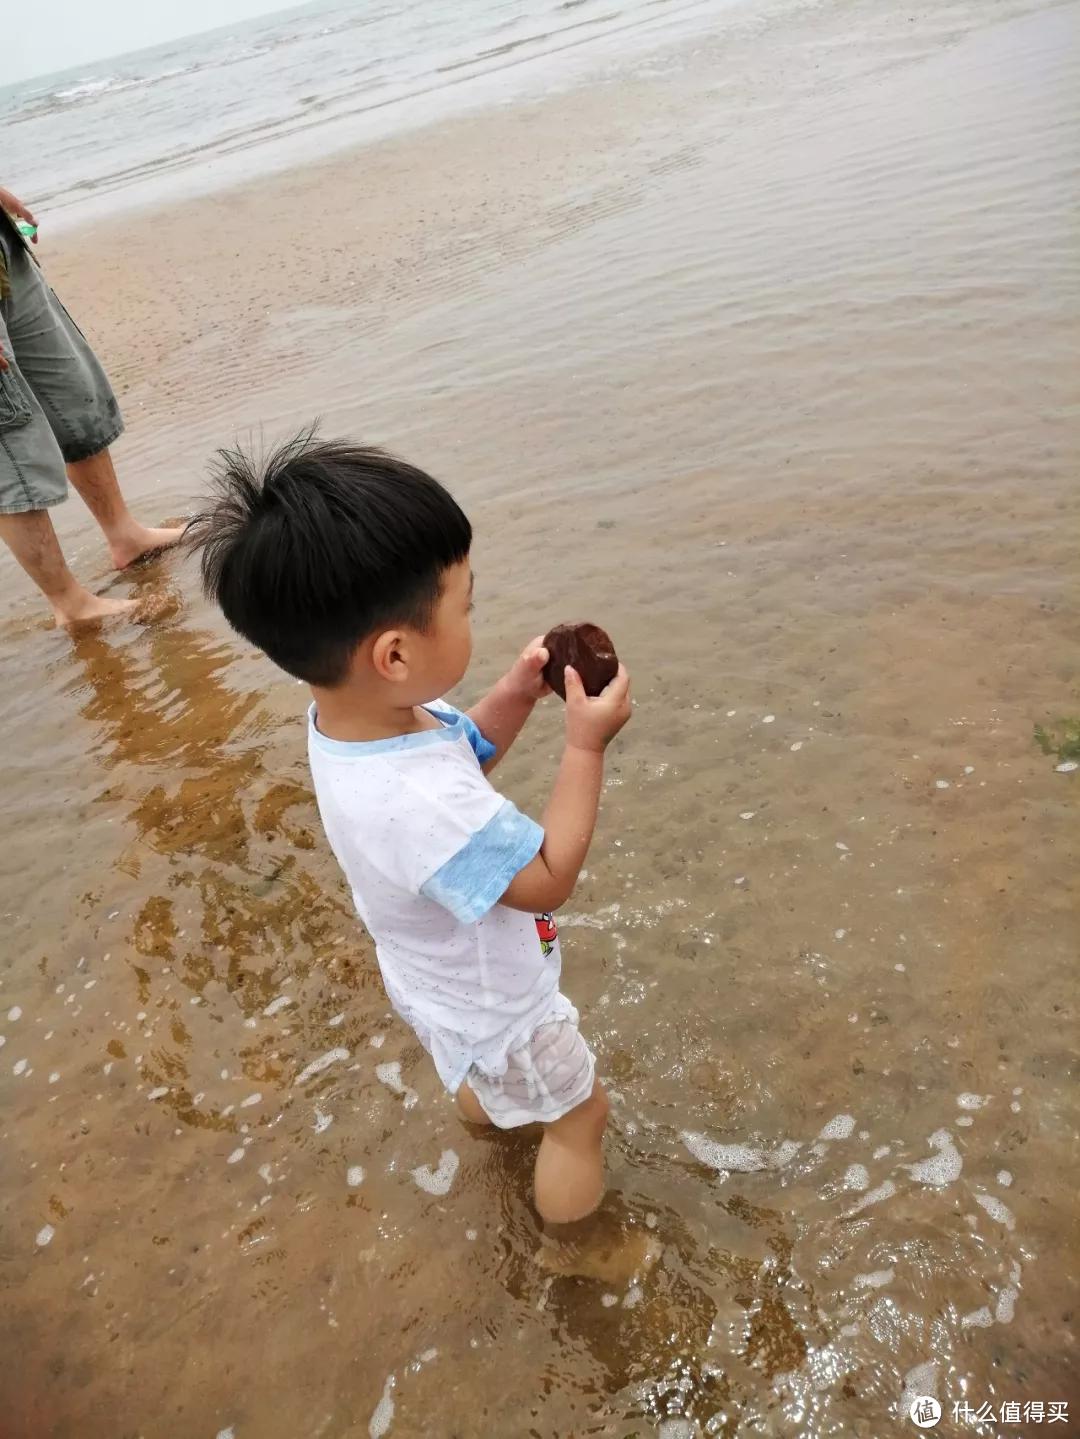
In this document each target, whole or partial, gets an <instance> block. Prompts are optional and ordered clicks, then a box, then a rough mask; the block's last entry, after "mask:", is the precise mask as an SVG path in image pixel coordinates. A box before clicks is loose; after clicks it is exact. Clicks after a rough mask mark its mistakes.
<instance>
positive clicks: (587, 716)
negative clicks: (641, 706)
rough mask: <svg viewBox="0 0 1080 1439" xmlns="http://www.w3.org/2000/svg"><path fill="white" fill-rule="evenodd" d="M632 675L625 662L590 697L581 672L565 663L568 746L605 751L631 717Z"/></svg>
mask: <svg viewBox="0 0 1080 1439" xmlns="http://www.w3.org/2000/svg"><path fill="white" fill-rule="evenodd" d="M631 713H632V708H631V704H630V676H629V675H628V674H627V673H626V666H625V665H620V666H619V670H618V673H617V674H616V676H615V678H614V679H613V680H612V681H611V683H610V684H609V685H608V686H607V688H606V689H604V690H602V691H601V692H600V694H598V695H596V696H595V698H593V699H590V698H589V696H588V695H587V694H586V693H585V686H584V685H583V684H582V683H581V676H580V675H579V674H578V672H577V670H575V669H574V668H573V667H572V666H571V665H567V666H566V744H567V748H568V749H583V750H590V751H591V752H592V753H594V754H603V752H604V750H605V749H606V748H607V746H608V744H609V743H610V742H611V741H612V740H613V739H614V738H615V736H616V735H617V734H618V733H619V731H620V730H621V729H622V727H623V725H624V724H625V723H626V721H627V720H628V719H629V718H630V715H631Z"/></svg>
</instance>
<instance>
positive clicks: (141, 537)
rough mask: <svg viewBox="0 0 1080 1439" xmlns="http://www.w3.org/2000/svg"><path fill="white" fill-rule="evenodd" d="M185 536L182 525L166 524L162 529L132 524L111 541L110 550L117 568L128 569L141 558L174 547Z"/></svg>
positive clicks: (151, 556)
mask: <svg viewBox="0 0 1080 1439" xmlns="http://www.w3.org/2000/svg"><path fill="white" fill-rule="evenodd" d="M183 537H184V529H183V526H182V525H176V526H173V525H166V526H164V527H163V528H161V529H151V528H150V527H149V526H147V525H132V527H131V529H130V530H127V531H125V532H124V534H123V535H122V536H119V537H118V538H116V539H114V540H112V541H111V542H110V544H109V551H110V553H111V554H112V562H113V564H114V565H115V566H116V568H117V569H118V570H126V569H130V568H131V566H132V565H135V564H138V562H139V561H140V560H149V559H152V558H153V557H154V556H155V555H160V554H161V552H162V551H163V550H171V549H173V548H174V546H176V545H178V544H179V543H180V541H181V540H182V539H183Z"/></svg>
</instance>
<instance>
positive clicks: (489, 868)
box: [420, 725, 544, 924]
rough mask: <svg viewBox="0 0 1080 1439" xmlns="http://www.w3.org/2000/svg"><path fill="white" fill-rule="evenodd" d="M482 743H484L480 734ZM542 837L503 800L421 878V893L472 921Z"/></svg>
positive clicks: (538, 829) (528, 859)
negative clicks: (427, 876) (437, 866)
mask: <svg viewBox="0 0 1080 1439" xmlns="http://www.w3.org/2000/svg"><path fill="white" fill-rule="evenodd" d="M473 729H476V726H475V725H473ZM476 733H477V734H478V735H479V734H480V731H479V730H476ZM481 742H482V743H483V744H484V745H487V743H488V742H487V740H485V739H483V736H481ZM477 759H480V754H479V751H478V752H477ZM482 762H483V761H481V763H482ZM543 842H544V831H543V830H542V829H541V827H540V826H539V825H538V824H537V823H536V821H535V820H532V819H529V817H528V816H527V815H524V814H522V813H521V811H520V810H519V809H517V807H516V806H515V805H513V804H511V802H510V801H509V800H506V801H505V802H504V803H503V805H502V807H501V808H500V809H499V810H498V812H497V813H496V814H495V816H494V817H493V818H492V819H490V820H488V822H487V824H485V825H484V827H483V828H482V829H478V830H477V831H476V832H475V833H474V834H473V835H471V836H470V838H469V840H468V841H467V843H466V844H464V845H463V846H462V848H461V849H459V850H458V852H457V853H456V854H455V855H453V856H452V857H451V858H450V859H448V860H447V861H446V863H445V864H444V865H443V866H442V868H441V869H438V870H436V871H435V873H434V874H433V875H432V876H431V877H430V879H428V880H426V881H425V882H424V884H423V886H422V887H421V890H420V893H421V894H422V895H423V896H424V898H425V899H432V900H434V901H435V902H436V904H441V905H442V906H443V908H444V909H448V910H449V911H450V913H451V914H452V915H453V916H454V918H455V919H456V920H459V921H460V922H461V923H462V924H475V923H476V921H477V920H478V919H482V918H483V917H484V915H485V914H487V912H488V910H489V909H491V908H492V907H493V906H494V905H496V904H498V902H499V900H500V899H501V898H502V897H503V895H504V894H505V893H506V890H507V887H508V886H509V884H510V881H511V880H512V879H513V878H514V876H515V875H516V874H518V873H519V872H520V871H521V870H523V869H524V868H525V866H526V865H527V864H529V863H530V862H531V861H532V860H534V859H535V858H536V856H537V855H538V854H539V852H540V846H541V845H542V844H543Z"/></svg>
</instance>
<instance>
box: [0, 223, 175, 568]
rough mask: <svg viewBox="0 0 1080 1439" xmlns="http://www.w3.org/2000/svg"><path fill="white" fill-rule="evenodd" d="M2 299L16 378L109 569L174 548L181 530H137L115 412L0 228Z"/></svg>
mask: <svg viewBox="0 0 1080 1439" xmlns="http://www.w3.org/2000/svg"><path fill="white" fill-rule="evenodd" d="M0 243H3V245H4V249H5V254H6V255H7V258H8V274H9V280H10V294H9V295H8V296H7V298H6V299H5V301H4V319H5V321H6V325H7V333H8V336H9V340H10V345H11V349H12V351H13V354H14V359H15V361H16V362H17V364H18V368H19V371H20V373H21V376H22V379H23V381H24V382H25V384H26V385H27V387H28V388H29V390H30V391H31V393H32V395H33V398H34V400H35V402H36V404H37V405H38V406H40V409H41V411H42V413H43V414H44V416H45V418H46V419H47V421H48V423H49V426H50V428H51V430H52V432H53V435H54V436H55V438H56V443H57V444H58V445H59V448H60V452H61V454H62V455H63V458H64V462H65V463H66V465H67V472H68V477H69V479H70V480H71V483H72V484H73V485H74V486H75V488H76V489H77V490H78V492H79V494H80V495H81V496H82V498H83V499H84V500H85V502H86V504H87V505H88V506H89V508H90V511H91V513H92V514H93V516H94V518H95V519H96V520H97V522H98V524H99V525H100V526H101V528H102V530H103V531H104V532H105V538H106V539H107V541H108V543H109V549H110V552H111V554H112V559H113V564H114V565H116V567H117V568H118V569H124V568H126V566H128V565H130V564H132V563H133V562H134V561H135V560H137V559H140V558H141V557H142V556H143V555H146V554H149V553H153V552H154V551H157V550H161V549H166V548H168V547H169V546H170V545H174V544H176V543H178V541H179V540H180V539H181V538H182V534H183V531H182V530H180V529H176V528H168V529H152V528H150V527H148V526H146V525H143V524H140V523H139V522H138V521H137V520H136V519H135V518H134V516H133V515H132V514H131V512H130V511H129V510H128V507H127V505H126V504H125V502H124V498H123V495H122V494H121V493H120V486H119V485H118V484H117V480H116V471H115V470H114V469H113V463H112V457H111V455H110V454H109V446H110V445H111V444H112V442H113V441H114V440H115V439H116V438H117V436H118V435H120V433H121V432H122V430H123V428H124V422H123V418H122V417H121V414H120V407H119V405H118V404H117V402H116V396H115V395H114V394H113V391H112V386H111V385H110V384H109V381H108V377H107V376H106V374H105V371H104V370H103V369H102V367H101V364H100V362H99V361H98V358H97V356H96V355H95V354H94V352H93V350H92V349H91V348H90V345H89V344H88V343H87V341H86V339H85V337H84V336H83V334H82V332H81V331H80V330H79V328H78V326H77V325H76V324H75V323H74V321H73V320H72V319H71V316H70V315H69V314H68V312H67V311H66V310H65V309H64V307H63V305H62V304H61V303H60V301H59V300H58V299H57V297H56V296H55V295H54V294H53V292H52V290H51V289H50V288H49V286H48V285H47V284H46V282H45V279H44V277H43V276H42V274H41V271H40V270H39V269H38V267H37V266H36V265H35V264H34V262H33V260H32V259H31V258H30V256H29V255H28V254H27V253H26V248H25V246H23V245H21V244H20V243H17V242H13V240H12V236H11V233H10V227H8V226H6V222H5V225H4V226H2V227H0Z"/></svg>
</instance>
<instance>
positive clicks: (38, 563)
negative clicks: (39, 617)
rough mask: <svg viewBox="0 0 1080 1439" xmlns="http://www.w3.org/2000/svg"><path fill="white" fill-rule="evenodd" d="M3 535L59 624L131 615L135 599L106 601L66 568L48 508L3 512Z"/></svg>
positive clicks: (0, 534) (0, 530) (0, 532)
mask: <svg viewBox="0 0 1080 1439" xmlns="http://www.w3.org/2000/svg"><path fill="white" fill-rule="evenodd" d="M0 538H2V539H3V540H4V543H5V544H6V545H7V547H8V549H10V551H11V553H12V554H13V555H14V556H15V558H16V559H17V560H18V562H19V564H20V565H21V566H22V567H23V569H24V570H25V571H26V573H27V574H28V575H29V576H30V578H31V579H32V580H33V581H34V583H35V584H36V585H37V587H38V589H39V590H40V591H41V593H42V594H43V595H44V596H45V598H46V599H47V600H48V601H49V604H50V605H52V612H53V616H54V618H55V619H56V623H57V624H58V625H61V626H63V625H74V624H80V623H82V622H83V621H85V620H103V619H108V617H109V616H110V615H123V614H128V613H130V611H132V610H133V609H134V608H135V603H136V602H135V601H134V600H106V599H102V598H101V596H100V595H94V594H91V593H90V591H89V590H88V589H84V588H83V586H82V585H80V584H79V582H78V580H77V579H76V578H75V576H74V575H73V574H72V573H71V571H70V570H69V569H68V567H67V561H66V560H65V559H64V555H63V551H62V550H61V549H60V541H59V540H58V539H57V538H56V531H55V530H54V529H53V523H52V520H51V519H50V517H49V514H48V511H47V510H29V511H27V512H26V513H25V514H21V515H0Z"/></svg>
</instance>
